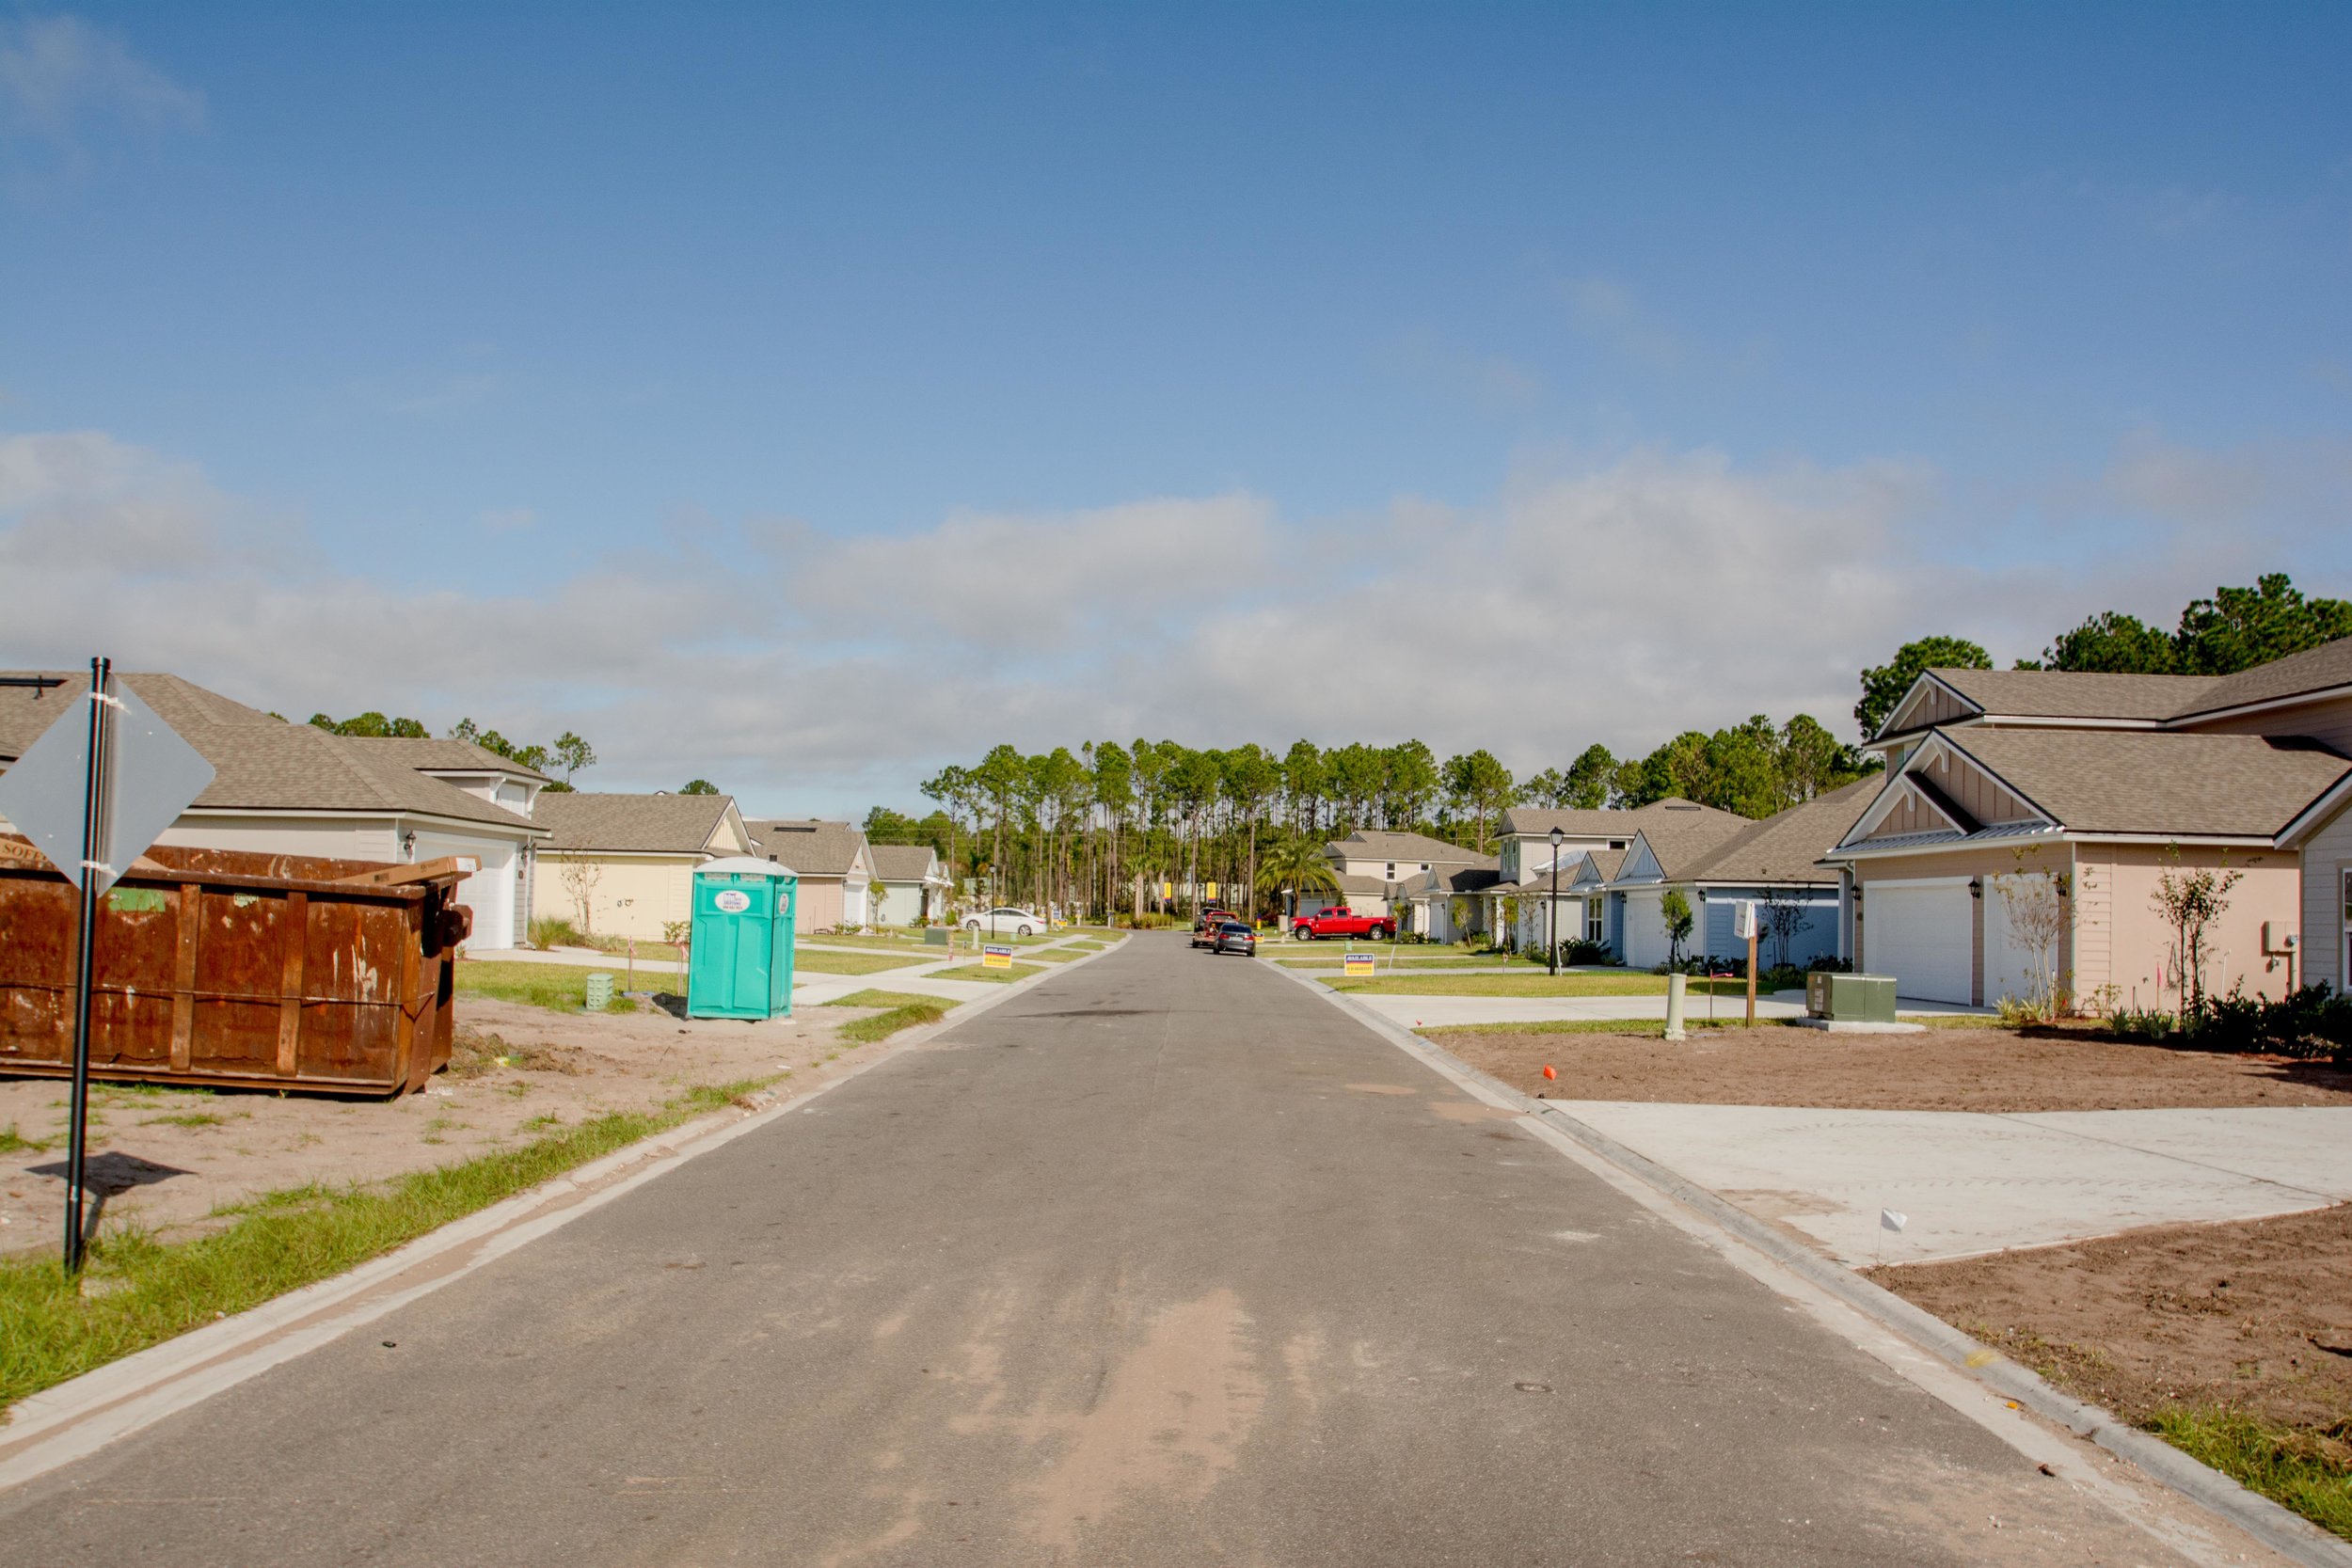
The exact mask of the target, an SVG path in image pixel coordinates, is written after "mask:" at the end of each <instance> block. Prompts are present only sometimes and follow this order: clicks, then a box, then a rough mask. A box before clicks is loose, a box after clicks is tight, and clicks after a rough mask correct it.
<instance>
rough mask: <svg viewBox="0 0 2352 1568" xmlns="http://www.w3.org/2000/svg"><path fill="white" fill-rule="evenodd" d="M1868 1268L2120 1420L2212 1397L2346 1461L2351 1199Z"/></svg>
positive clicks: (2350, 1399)
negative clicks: (2298, 1210) (2301, 1209)
mask: <svg viewBox="0 0 2352 1568" xmlns="http://www.w3.org/2000/svg"><path fill="white" fill-rule="evenodd" d="M1865 1273H1866V1274H1867V1275H1868V1277H1870V1278H1871V1279H1874V1280H1876V1281H1877V1282H1878V1283H1879V1284H1881V1285H1883V1286H1884V1287H1885V1288H1886V1289H1888V1290H1890V1291H1894V1292H1896V1293H1897V1294H1898V1295H1900V1296H1902V1297H1904V1298H1905V1299H1906V1300H1909V1301H1911V1302H1914V1303H1915V1304H1916V1305H1918V1306H1920V1307H1924V1308H1926V1309H1927V1310H1928V1311H1930V1312H1932V1313H1934V1314H1935V1315H1936V1316H1937V1317H1939V1318H1942V1319H1943V1320H1944V1321H1945V1322H1947V1323H1950V1324H1952V1325H1953V1326H1954V1327H1956V1328H1960V1329H1962V1330H1963V1331H1965V1332H1967V1333H1969V1334H1973V1335H1975V1336H1976V1337H1977V1338H1979V1339H1982V1340H1983V1341H1984V1342H1985V1343H1987V1344H1989V1345H1992V1346H1994V1347H1995V1348H1997V1349H1999V1350H2000V1351H2002V1352H2003V1353H2005V1354H2008V1355H2010V1356H2011V1357H2012V1358H2014V1359H2016V1360H2018V1361H2020V1362H2023V1363H2024V1364H2026V1366H2029V1367H2031V1368H2033V1369H2034V1370H2036V1371H2039V1372H2041V1373H2042V1375H2043V1376H2044V1377H2047V1378H2050V1379H2051V1380H2052V1381H2053V1382H2056V1383H2058V1384H2059V1385H2060V1386H2063V1387H2065V1388H2066V1389H2068V1390H2069V1391H2070V1392H2072V1393H2074V1395H2076V1396H2077V1397H2079V1398H2082V1399H2087V1400H2090V1401H2091V1402H2094V1403H2097V1404H2102V1405H2105V1406H2106V1408H2107V1409H2109V1410H2112V1411H2114V1412H2115V1413H2116V1414H2117V1415H2119V1416H2122V1417H2123V1418H2125V1419H2127V1420H2132V1421H2145V1420H2147V1419H2148V1418H2150V1417H2151V1416H2153V1414H2155V1413H2156V1412H2158V1411H2160V1410H2164V1409H2167V1408H2169V1407H2173V1406H2180V1405H2188V1406H2218V1407H2221V1408H2225V1409H2229V1410H2233V1411H2238V1412H2241V1413H2243V1414H2245V1415H2249V1416H2251V1417H2253V1418H2256V1419H2257V1420H2260V1421H2263V1422H2264V1423H2265V1424H2267V1425H2270V1426H2274V1427H2286V1428H2294V1429H2297V1430H2299V1431H2302V1432H2304V1433H2310V1434H2312V1440H2313V1441H2314V1443H2315V1444H2316V1445H2317V1446H2318V1447H2319V1448H2320V1449H2321V1450H2322V1451H2323V1452H2326V1453H2327V1454H2328V1457H2329V1458H2330V1459H2332V1460H2333V1461H2334V1462H2335V1463H2337V1464H2339V1465H2342V1464H2344V1463H2346V1462H2352V1447H2347V1446H2346V1444H2345V1441H2344V1439H2345V1438H2346V1437H2347V1436H2352V1204H2346V1205H2339V1206H2338V1207H2336V1208H2333V1209H2322V1210H2318V1211H2315V1212H2312V1213H2306V1214H2287V1215H2282V1216H2280V1217H2279V1218H2276V1219H2266V1220H2250V1221H2244V1222H2241V1223H2237V1224H2232V1225H2195V1226H2166V1227H2158V1228H2154V1229H2150V1230H2135V1231H2129V1232H2126V1233H2125V1234H2123V1235H2121V1236H2109V1237H2105V1238H2103V1239H2101V1240H2098V1241H2091V1242H2078V1243H2073V1244H2071V1245H2066V1246H2052V1247H2036V1248H2034V1249H2032V1250H2030V1251H2023V1252H2004V1253H1996V1254H1994V1255H1992V1256H1990V1257H1984V1258H1973V1259H1965V1260H1963V1261H1961V1262H1955V1263H1915V1264H1911V1265H1908V1266H1905V1267H1900V1268H1883V1269H1872V1270H1866V1271H1865Z"/></svg>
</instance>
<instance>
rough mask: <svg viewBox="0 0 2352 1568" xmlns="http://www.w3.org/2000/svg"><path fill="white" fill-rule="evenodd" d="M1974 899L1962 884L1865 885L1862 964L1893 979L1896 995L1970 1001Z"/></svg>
mask: <svg viewBox="0 0 2352 1568" xmlns="http://www.w3.org/2000/svg"><path fill="white" fill-rule="evenodd" d="M1975 920H1976V901H1975V900H1974V899H1972V898H1970V897H1969V896H1968V884H1967V883H1966V882H1964V881H1962V882H1953V883H1950V884H1948V885H1946V884H1941V883H1938V884H1934V885H1930V886H1924V887H1888V886H1884V885H1880V886H1875V887H1869V888H1868V889H1867V892H1866V894H1865V895H1864V899H1863V938H1862V942H1863V949H1862V951H1863V961H1864V963H1865V965H1866V967H1867V968H1868V970H1869V972H1870V973H1871V974H1892V975H1893V976H1895V993H1896V994H1897V995H1898V996H1901V997H1905V998H1907V999H1909V1000H1911V1001H1915V1002H1958V1003H1962V1004H1965V1003H1966V1002H1967V1001H1968V1000H1969V989H1970V988H1969V981H1970V972H1971V970H1972V969H1973V968H1974V960H1973V958H1972V957H1971V954H1970V949H1971V947H1972V945H1973V943H1972V942H1971V940H1970V933H1971V927H1973V925H1974V923H1975Z"/></svg>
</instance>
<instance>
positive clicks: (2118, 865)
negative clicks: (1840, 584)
mask: <svg viewBox="0 0 2352 1568" xmlns="http://www.w3.org/2000/svg"><path fill="white" fill-rule="evenodd" d="M1871 744H1872V745H1873V746H1875V747H1877V748H1878V749H1880V750H1882V751H1883V752H1885V753H1886V755H1887V756H1888V758H1889V761H1890V763H1891V765H1892V771H1891V775H1890V777H1889V778H1888V780H1887V781H1886V784H1885V785H1884V787H1883V791H1882V793H1881V794H1880V796H1879V797H1878V798H1877V799H1876V800H1873V801H1872V803H1871V806H1870V808H1869V809H1868V810H1867V811H1866V812H1865V813H1863V815H1862V816H1861V817H1860V819H1859V820H1858V821H1856V822H1855V824H1854V826H1853V828H1852V830H1851V832H1849V833H1847V834H1846V836H1845V837H1844V838H1843V839H1842V840H1841V841H1840V842H1839V843H1838V845H1837V847H1836V848H1835V849H1834V850H1833V851H1832V852H1831V853H1830V855H1829V856H1828V857H1827V863H1828V864H1830V865H1831V866H1833V867H1836V868H1837V869H1840V870H1841V871H1843V872H1844V873H1845V875H1846V876H1847V877H1848V878H1849V879H1850V884H1851V895H1850V898H1849V901H1848V902H1849V908H1850V910H1851V915H1850V919H1851V926H1852V935H1851V940H1852V951H1853V952H1854V954H1855V956H1856V958H1857V961H1858V963H1859V965H1860V966H1861V967H1863V968H1866V969H1868V970H1870V971H1872V972H1874V973H1881V974H1887V973H1891V974H1895V975H1896V977H1897V979H1898V981H1899V990H1900V991H1901V992H1902V994H1904V995H1906V996H1912V997H1916V998H1920V999H1923V1000H1934V1001H1947V1002H1969V1003H1976V1004H1979V1005H1989V1004H1991V1003H1993V1002H1994V1001H1997V1000H1999V999H2000V998H2001V997H2003V996H2023V995H2026V994H2027V991H2028V990H2029V989H2030V988H2031V987H2032V985H2033V984H2034V977H2035V975H2036V974H2037V973H2038V972H2039V970H2040V969H2041V967H2042V964H2043V962H2044V961H2045V960H2044V958H2042V954H2041V953H2040V952H2039V951H2038V950H2037V948H2036V945H2035V942H2034V941H2033V940H2032V938H2031V936H2030V927H2032V926H2033V925H2034V924H2035V918H2034V911H2035V909H2036V908H2037V906H2043V905H2045V904H2046V901H2047V900H2049V899H2052V898H2057V899H2059V900H2061V902H2062V908H2061V909H2060V910H2059V915H2060V921H2059V924H2060V925H2061V927H2062V929H2061V930H2060V932H2059V934H2058V938H2057V942H2056V951H2055V954H2054V955H2052V956H2051V957H2050V958H2048V959H2047V960H2046V961H2047V962H2048V963H2050V965H2051V966H2052V967H2053V968H2054V969H2055V971H2056V973H2057V974H2058V979H2059V984H2060V987H2061V989H2063V990H2067V991H2069V992H2070V993H2071V994H2072V995H2074V997H2076V998H2078V999H2080V1000H2081V1001H2083V1002H2086V1003H2092V1004H2098V1003H2106V1004H2109V1005H2121V1006H2135V1005H2137V1006H2142V1007H2166V1008H2171V1007H2177V1006H2179V1005H2180V999H2181V990H2182V979H2183V976H2182V974H2181V969H2182V958H2181V955H2180V954H2179V953H2178V952H2177V951H2175V949H2176V947H2177V941H2176V938H2175V934H2174V933H2173V932H2172V931H2171V930H2170V929H2169V927H2167V926H2166V924H2165V922H2164V921H2163V920H2162V918H2161V917H2160V916H2159V915H2158V914H2157V913H2156V911H2154V909H2153V907H2152V903H2151V901H2152V898H2153V895H2154V893H2155V891H2156V888H2157V885H2158V881H2159V879H2161V878H2162V877H2163V876H2164V874H2165V873H2166V872H2167V871H2168V870H2194V869H2196V868H2199V867H2209V868H2212V869H2214V870H2216V871H2217V872H2222V873H2227V872H2235V873H2237V874H2238V875H2239V878H2240V880H2239V882H2238V884H2237V885H2236V887H2235V888H2233V890H2232V892H2231V894H2230V895H2229V897H2230V905H2229V910H2228V911H2227V913H2226V914H2225V916H2224V917H2223V918H2222V920H2221V921H2220V922H2219V923H2218V926H2217V929H2216V930H2215V931H2214V932H2213V933H2212V934H2211V940H2210V942H2209V951H2208V953H2207V955H2206V960H2205V966H2204V973H2203V975H2202V980H2203V984H2204V987H2205V989H2206V990H2208V991H2210V992H2226V991H2228V990H2230V989H2232V988H2233V987H2234V986H2243V987H2244V989H2245V990H2247V991H2248V992H2249V994H2261V995H2265V996H2271V997H2277V996H2280V995H2282V994H2284V992H2285V991H2286V990H2287V989H2288V988H2289V985H2290V982H2292V983H2294V984H2308V983H2311V982H2313V981H2319V980H2326V981H2328V982H2329V983H2330V984H2333V985H2337V986H2339V987H2340V986H2341V985H2342V984H2343V981H2344V974H2345V971H2346V965H2347V954H2346V941H2347V937H2346V916H2347V912H2352V910H2348V906H2352V813H2347V809H2346V808H2347V806H2352V759H2347V757H2346V755H2345V754H2344V752H2346V751H2352V639H2346V640H2344V641H2337V642H2331V643H2328V645H2326V646H2324V647H2320V648H2314V649H2312V650H2310V651H2308V652H2306V653H2301V654H2296V655H2294V656H2292V657H2287V658H2282V659H2278V660H2275V661H2273V662H2272V663H2269V664H2265V665H2262V666H2259V667H2257V668H2255V669H2252V670H2247V671H2242V672H2240V673H2237V674H2234V675H2221V676H2186V675H2126V674H2085V673H2058V672H2043V671H2015V670H2011V671H1986V670H1931V671H1929V672H1928V673H1925V674H1923V675H1921V676H1920V678H1919V679H1918V681H1916V682H1915V683H1914V685H1913V687H1912V689H1911V690H1910V691H1909V692H1907V693H1906V694H1905V696H1904V699H1903V701H1902V702H1901V703H1900V704H1899V705H1898V706H1897V708H1896V710H1895V713H1894V715H1893V716H1892V717H1891V718H1890V719H1889V720H1888V721H1887V724H1886V726H1885V728H1884V729H1883V730H1882V731H1881V732H1880V734H1879V735H1878V736H1875V737H1874V738H1873V740H1872V742H1871Z"/></svg>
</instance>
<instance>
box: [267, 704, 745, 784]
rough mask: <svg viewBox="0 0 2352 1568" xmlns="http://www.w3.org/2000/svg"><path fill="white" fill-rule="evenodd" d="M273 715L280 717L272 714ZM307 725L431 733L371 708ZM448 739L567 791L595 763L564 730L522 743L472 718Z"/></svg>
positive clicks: (409, 735) (592, 752)
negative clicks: (544, 775)
mask: <svg viewBox="0 0 2352 1568" xmlns="http://www.w3.org/2000/svg"><path fill="white" fill-rule="evenodd" d="M273 717H283V716H282V715H273ZM310 725H311V727H312V728H314V729H321V730H325V731H326V732H327V733H328V734H329V735H356V736H390V737H392V738H394V739H399V740H427V739H430V738H431V737H432V735H433V732H432V731H431V730H428V729H426V728H425V727H424V723H423V721H421V720H417V719H405V718H387V717H385V716H384V715H383V714H381V713H378V712H376V711H375V710H374V709H373V708H371V709H369V710H368V711H367V712H365V713H361V714H355V715H354V716H352V717H351V718H349V719H337V718H334V717H332V716H331V715H328V714H324V713H314V714H312V715H310ZM449 738H450V739H452V740H464V741H469V742H471V743H472V744H474V745H476V746H479V747H481V748H482V749H483V750H484V751H485V752H496V753H497V754H498V755H500V756H502V757H504V758H506V759H507V760H508V761H509V762H514V763H519V764H520V765H522V766H523V767H525V768H530V769H532V771H533V772H538V773H547V774H550V775H559V776H557V777H554V778H552V779H551V782H549V783H548V785H547V786H546V787H547V788H548V789H551V790H557V791H562V792H568V791H570V790H571V788H572V787H573V785H572V775H573V774H575V773H578V772H580V771H581V770H582V769H583V768H594V767H595V766H596V748H595V747H594V746H591V745H589V744H588V742H586V741H585V740H582V739H581V738H580V736H577V735H574V734H573V733H572V732H571V731H570V730H565V731H564V733H563V734H562V735H559V736H556V737H555V739H554V741H553V742H552V743H550V744H548V745H545V746H542V745H539V744H537V743H536V742H529V743H524V742H517V741H513V740H509V739H507V738H506V736H502V735H501V734H500V733H499V732H498V731H496V730H485V729H484V728H483V727H482V726H481V725H479V724H477V723H475V722H474V721H472V720H471V719H460V720H459V721H457V722H456V723H455V724H454V725H453V726H452V728H451V729H450V732H449ZM705 787H706V788H708V787H709V786H707V785H706V786H705ZM690 793H691V790H690ZM713 793H715V791H713Z"/></svg>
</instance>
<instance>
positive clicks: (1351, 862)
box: [1298, 829, 1494, 914]
mask: <svg viewBox="0 0 2352 1568" xmlns="http://www.w3.org/2000/svg"><path fill="white" fill-rule="evenodd" d="M1323 858H1324V859H1325V860H1326V861H1327V862H1328V863H1329V864H1330V867H1331V875H1332V878H1333V879H1335V880H1336V881H1338V883H1339V885H1340V891H1339V894H1338V895H1337V896H1336V897H1335V896H1333V895H1331V893H1330V892H1329V891H1328V890H1327V889H1324V890H1317V891H1315V892H1311V893H1303V894H1301V895H1298V912H1300V913H1301V914H1312V913H1313V912H1314V911H1316V910H1318V909H1321V908H1323V907H1324V906H1325V905H1327V904H1345V905H1346V906H1347V907H1348V908H1350V909H1352V910H1354V911H1356V912H1357V913H1358V914H1388V913H1391V912H1392V911H1394V910H1395V908H1396V901H1397V899H1398V898H1399V896H1400V895H1402V894H1403V892H1404V890H1405V887H1406V884H1407V883H1413V882H1418V881H1420V880H1421V879H1422V878H1423V877H1425V876H1427V875H1428V874H1430V873H1433V872H1434V873H1436V874H1438V877H1439V878H1441V879H1443V878H1447V877H1450V876H1451V875H1452V874H1453V873H1454V872H1457V871H1468V870H1472V869H1475V868H1477V867H1480V866H1487V867H1491V866H1492V865H1493V864H1494V860H1493V857H1491V856H1488V855H1482V854H1480V853H1479V852H1478V851H1477V850H1475V849H1465V848H1463V847H1461V846H1460V845H1458V844H1448V843H1446V842H1445V841H1444V840H1443V839H1438V838H1431V837H1430V836H1429V835H1428V834H1426V833H1403V832H1380V831H1376V830H1369V829H1359V830H1358V831H1357V832H1352V833H1350V834H1348V835H1347V836H1346V837H1345V838H1339V839H1333V840H1332V841H1331V842H1330V843H1328V844H1326V845H1325V846H1324V847H1323Z"/></svg>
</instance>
